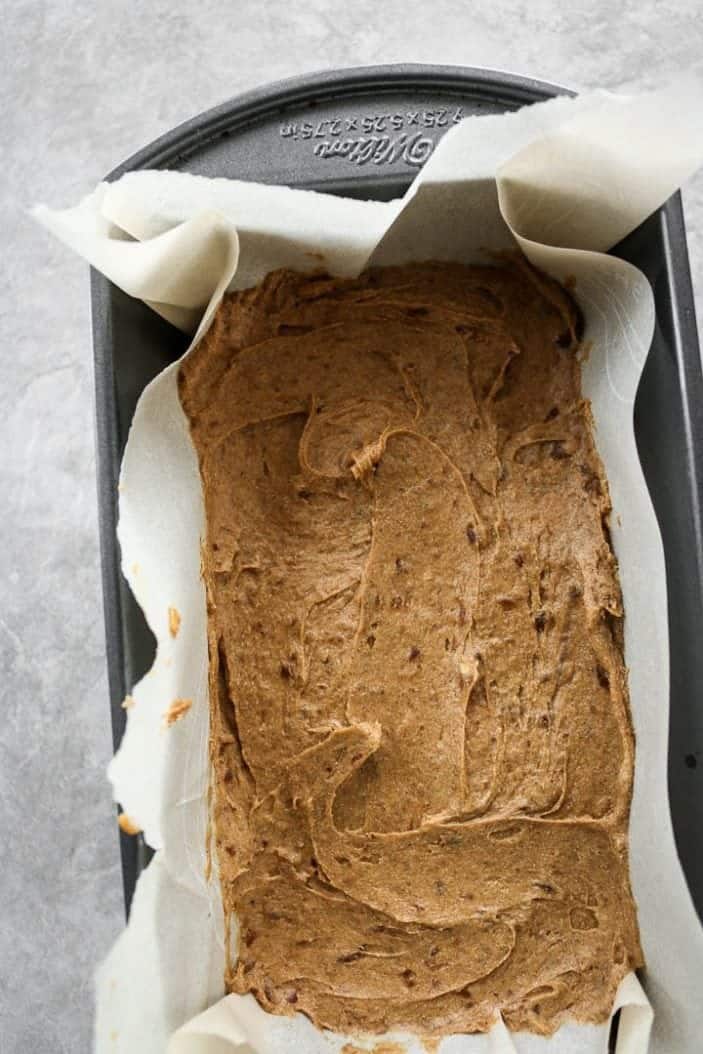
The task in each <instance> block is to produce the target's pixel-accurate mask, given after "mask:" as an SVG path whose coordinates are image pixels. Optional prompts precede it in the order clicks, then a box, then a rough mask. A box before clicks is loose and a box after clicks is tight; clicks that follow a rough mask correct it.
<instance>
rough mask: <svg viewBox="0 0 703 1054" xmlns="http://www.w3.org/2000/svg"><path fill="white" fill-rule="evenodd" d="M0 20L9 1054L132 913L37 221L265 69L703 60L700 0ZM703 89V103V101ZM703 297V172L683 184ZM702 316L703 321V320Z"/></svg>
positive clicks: (131, 8) (1, 583)
mask: <svg viewBox="0 0 703 1054" xmlns="http://www.w3.org/2000/svg"><path fill="white" fill-rule="evenodd" d="M2 6H3V17H2V21H1V23H0V59H1V61H0V97H1V98H2V100H3V105H2V110H1V112H0V144H1V145H0V158H1V162H2V163H1V165H0V229H1V230H2V235H3V247H2V275H3V281H2V289H1V292H0V327H1V332H2V347H1V350H0V495H2V499H1V505H0V539H1V543H2V544H1V545H0V589H1V594H0V595H1V596H2V604H1V605H0V672H1V677H0V812H1V817H0V820H1V822H0V847H1V848H0V1051H1V1052H2V1054H45V1052H46V1054H49V1052H51V1054H59V1052H64V1051H71V1052H73V1051H76V1052H83V1051H87V1050H89V1049H90V1043H91V1038H90V1037H91V1029H92V1006H91V1003H92V992H91V986H92V971H93V967H94V964H95V963H96V962H97V960H98V959H99V958H100V957H101V956H102V955H103V954H104V953H105V951H106V950H107V948H108V946H109V944H110V943H111V941H112V940H113V939H114V938H115V936H116V935H117V933H118V932H119V930H120V927H121V925H122V892H121V886H120V868H119V860H118V848H117V833H116V825H115V821H114V813H113V808H112V805H111V801H110V794H109V792H108V788H107V784H106V781H105V779H104V775H103V773H104V768H105V765H106V764H107V761H108V758H109V756H110V736H109V723H108V702H107V684H106V676H105V661H104V653H105V643H104V637H103V625H102V610H101V597H100V582H99V554H98V543H97V530H96V503H95V481H94V444H93V396H92V372H91V371H92V363H91V346H90V334H89V315H88V295H87V294H88V287H87V271H86V268H85V266H84V265H83V264H82V263H81V262H80V261H79V260H77V259H75V258H73V257H72V256H71V255H70V253H69V252H68V251H66V250H64V249H63V248H62V247H61V246H59V245H57V244H56V243H54V242H53V241H51V240H50V238H49V237H48V235H46V234H45V233H44V232H43V231H42V230H40V229H38V228H37V227H35V226H34V225H33V224H32V222H31V221H29V220H28V219H27V218H26V216H25V215H24V214H23V209H24V208H25V207H26V206H28V205H30V204H32V203H33V202H36V201H40V200H41V201H46V202H48V203H50V204H56V205H59V204H68V203H72V202H74V201H75V200H76V199H77V198H78V197H79V196H80V195H81V194H83V193H85V192H86V191H88V190H89V189H91V188H92V186H93V185H94V184H95V182H96V181H97V180H98V179H99V178H100V177H101V176H102V175H103V174H104V173H105V172H107V171H109V170H110V169H111V168H112V167H113V166H114V165H115V164H116V163H117V162H119V161H120V160H122V159H123V158H124V157H126V156H127V155H129V154H130V153H132V152H133V151H134V150H135V149H137V148H138V147H140V146H142V145H143V144H145V143H148V142H149V141H150V140H151V139H153V138H154V137H155V136H157V135H159V134H160V133H161V132H163V131H165V130H167V129H168V128H171V127H172V126H173V125H175V124H177V123H179V122H180V121H182V120H184V119H185V118H187V117H190V116H191V115H193V114H195V113H197V112H199V111H201V110H203V109H205V108H206V107H209V106H213V105H214V104H216V103H218V102H220V101H222V100H223V99H225V98H227V97H228V96H231V95H233V94H236V93H237V92H240V91H242V90H245V89H248V88H251V87H254V86H255V85H258V84H261V83H264V82H265V81H270V80H275V79H277V78H281V77H286V76H289V75H292V74H296V73H301V72H305V71H310V70H315V69H321V68H329V67H334V66H347V65H354V64H365V63H381V62H397V61H419V62H444V63H457V64H465V65H478V66H489V67H495V68H504V69H508V70H512V71H516V72H520V73H525V74H531V75H534V76H537V77H542V78H545V79H547V80H553V81H556V82H562V83H564V84H568V85H571V86H573V87H575V88H581V89H583V88H588V87H593V86H597V85H601V86H605V87H610V88H614V87H617V86H620V85H623V86H626V87H629V88H633V87H636V86H640V85H647V84H650V83H654V82H656V81H657V80H658V79H659V78H661V77H664V76H666V75H668V74H670V73H672V72H674V71H677V70H680V69H681V68H683V67H687V66H690V65H692V64H693V63H694V62H697V61H699V58H700V56H701V53H702V51H703V49H702V47H701V45H702V44H703V28H702V26H703V20H701V18H700V12H701V8H700V0H678V2H674V0H659V2H657V3H655V2H654V0H621V2H619V3H617V4H613V3H611V2H610V0H595V2H588V3H586V2H583V3H571V2H569V0H559V2H554V0H532V2H531V3H525V2H524V0H472V2H471V3H468V2H466V0H463V2H462V0H432V2H431V3H417V2H415V0H403V2H402V3H401V2H400V0H386V2H384V3H379V2H378V0H354V2H349V0H344V2H341V0H308V2H307V3H306V4H304V5H303V4H297V3H290V2H283V0H269V2H265V0H264V2H263V3H262V2H261V0H227V2H224V0H200V2H199V3H194V2H191V3H184V2H182V0H180V2H179V0H169V2H168V3H166V2H164V0H154V2H146V0H145V2H141V3H110V2H108V0H45V2H42V0H23V2H19V0H14V2H12V3H10V2H9V0H6V2H5V4H4V5H2ZM702 102H703V100H702ZM685 206H686V214H687V220H688V226H689V238H690V252H691V258H692V267H693V274H694V283H695V287H696V292H697V295H698V303H699V305H700V304H701V303H702V302H703V178H701V177H698V178H697V179H696V180H695V181H694V183H693V184H692V185H691V186H690V187H688V188H687V189H686V192H685ZM699 318H700V314H699Z"/></svg>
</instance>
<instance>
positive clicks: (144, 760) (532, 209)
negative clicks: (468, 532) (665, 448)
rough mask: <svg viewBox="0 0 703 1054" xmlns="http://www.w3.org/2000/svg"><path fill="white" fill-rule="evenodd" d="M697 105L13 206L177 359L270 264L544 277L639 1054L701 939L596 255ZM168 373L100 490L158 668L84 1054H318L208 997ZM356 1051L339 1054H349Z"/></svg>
mask: <svg viewBox="0 0 703 1054" xmlns="http://www.w3.org/2000/svg"><path fill="white" fill-rule="evenodd" d="M700 97H701V82H700V81H698V80H696V79H690V80H686V81H680V82H679V83H677V84H675V85H671V86H669V87H668V88H666V89H664V90H662V91H659V92H657V93H655V94H650V95H648V96H642V97H638V98H624V97H615V96H613V95H609V94H605V93H596V94H593V95H590V96H583V97H581V98H578V99H576V100H573V99H564V98H561V99H557V100H552V101H550V102H547V103H542V104H539V105H535V106H532V107H528V108H525V109H523V110H520V111H518V112H516V113H513V114H508V115H503V116H489V117H472V118H468V119H466V120H465V121H463V122H462V123H461V124H459V125H457V126H456V127H455V128H454V129H452V130H451V131H450V132H448V133H447V135H446V136H445V138H444V139H443V140H442V141H441V143H440V144H439V146H438V147H437V149H436V151H435V153H434V155H433V157H432V158H431V159H430V160H429V162H428V163H427V165H426V166H425V168H424V170H423V171H422V172H421V174H420V175H419V177H418V178H417V179H416V180H415V182H414V184H413V185H412V187H411V188H410V190H409V191H408V194H407V195H406V196H405V198H404V199H403V200H402V201H398V202H390V203H369V202H359V201H349V200H344V199H339V198H337V199H335V198H331V197H328V196H325V195H321V194H313V193H311V192H303V191H294V190H290V189H288V188H280V187H264V186H257V185H252V184H243V183H236V182H231V181H227V180H207V179H204V178H201V177H193V176H188V175H183V174H178V173H168V172H158V173H149V172H145V173H133V174H129V175H127V176H124V177H123V178H122V179H121V180H120V181H119V182H118V183H116V184H113V185H111V186H106V185H101V186H100V187H99V188H98V189H97V190H96V191H95V193H94V194H93V195H91V196H90V197H89V198H88V199H86V200H85V201H84V202H82V203H81V204H80V205H79V206H78V207H77V208H75V209H72V210H66V211H64V212H53V211H51V210H49V209H46V208H44V207H40V208H39V209H37V210H35V214H36V215H37V217H38V219H39V220H40V221H41V222H42V223H44V224H45V225H46V226H47V227H49V228H50V229H51V230H53V231H54V233H55V234H57V235H58V237H60V238H61V239H63V240H64V241H65V242H66V243H67V244H69V245H71V246H72V247H73V248H74V249H75V250H76V251H78V252H79V253H80V254H81V255H83V256H84V257H85V258H86V259H87V260H89V261H90V262H91V263H92V264H93V265H94V266H96V267H98V268H99V269H100V270H101V271H103V273H104V274H106V275H107V276H108V277H109V278H110V279H112V281H114V282H115V283H116V284H117V285H119V286H121V287H122V288H123V289H124V290H126V291H127V292H128V293H130V294H131V295H133V296H138V297H141V298H142V299H144V300H146V301H147V302H148V303H150V304H151V305H152V306H153V307H154V308H155V310H158V311H159V312H160V313H161V314H163V315H164V316H165V317H167V318H169V319H170V320H172V321H173V322H174V323H175V324H178V325H180V326H181V327H182V328H184V329H187V330H189V331H191V332H192V331H193V330H196V327H197V331H196V332H195V337H194V342H196V341H197V340H198V339H199V337H200V336H201V335H202V333H203V332H204V331H205V330H206V328H207V326H208V324H209V322H210V320H211V318H212V315H213V312H214V310H215V309H216V307H217V304H218V303H219V300H220V298H221V296H222V294H223V292H224V291H225V289H226V288H227V287H230V288H244V287H246V286H249V285H251V284H252V283H254V282H256V281H258V280H259V279H260V278H262V277H263V276H264V274H266V273H267V272H268V271H269V270H271V269H272V268H274V267H278V266H282V265H285V266H290V267H295V268H297V269H300V270H312V269H316V268H319V267H324V268H327V269H329V270H330V271H332V272H333V273H336V274H346V275H351V274H356V273H357V272H358V271H359V270H360V269H361V268H362V267H363V266H364V265H365V264H366V263H367V262H369V261H371V262H373V263H380V264H389V263H399V262H406V261H412V260H422V259H432V258H434V259H457V260H462V261H466V262H476V261H482V262H486V257H485V255H484V250H485V249H491V250H494V249H499V248H505V247H510V246H514V245H515V244H516V242H517V243H518V244H519V245H520V246H521V247H522V248H523V250H524V251H525V252H526V253H527V255H528V256H529V257H530V258H531V259H532V260H533V261H534V262H535V263H536V264H537V265H538V266H540V267H542V268H543V269H545V270H547V271H549V272H550V273H551V274H553V275H555V276H556V277H557V278H561V279H564V278H566V277H567V276H572V277H574V278H575V279H576V294H577V297H578V299H579V302H580V304H581V306H582V308H583V310H584V314H585V318H586V338H587V340H588V341H590V343H591V351H590V355H589V357H588V358H587V361H586V362H585V364H584V366H583V390H584V394H585V395H586V396H587V398H589V399H590V400H591V403H592V407H593V412H594V418H595V424H596V442H597V445H598V449H599V451H600V454H601V457H602V458H603V462H604V464H605V468H606V472H607V476H608V479H609V481H610V489H611V495H612V499H613V506H614V515H613V521H612V524H611V528H612V536H613V544H614V547H615V551H616V554H617V557H618V560H619V564H620V576H621V582H622V588H623V594H624V601H625V610H626V621H625V650H626V661H627V663H628V666H629V668H630V691H631V699H632V711H633V719H634V724H635V732H636V736H637V755H636V768H635V789H634V798H633V804H632V816H631V830H630V860H631V875H632V882H633V888H634V893H635V898H636V900H637V904H638V908H639V917H640V925H641V932H642V941H643V946H644V951H645V955H646V959H647V971H646V989H647V994H648V996H649V1000H650V1001H651V1004H652V1006H653V1008H654V1011H655V1015H654V1025H653V1028H652V1037H651V1044H650V1049H651V1050H652V1051H653V1052H656V1054H693V1052H694V1051H698V1050H700V1049H701V1046H702V1045H703V1003H702V1001H701V999H700V986H699V981H698V978H699V977H700V975H701V969H703V930H701V927H700V925H699V923H698V920H697V917H696V915H695V912H694V909H693V906H692V904H691V901H690V897H689V894H688V891H687V889H686V886H685V882H684V879H683V875H682V872H681V869H680V866H679V863H678V859H677V856H676V851H675V847H674V841H673V836H672V831H671V824H670V818H669V805H668V795H667V768H666V762H667V730H668V686H669V679H668V641H667V615H666V612H667V607H666V586H665V576H664V562H663V553H662V547H661V540H660V536H659V531H658V528H657V524H656V520H655V517H654V514H653V510H652V508H651V504H650V501H649V497H648V494H647V490H646V487H645V484H644V480H643V477H642V474H641V470H640V466H639V460H638V457H637V452H636V448H635V441H634V433H633V424H632V407H633V400H634V396H635V391H636V388H637V383H638V380H639V376H640V373H641V369H642V366H643V364H644V361H645V357H646V353H647V350H648V348H649V345H650V341H651V337H652V332H653V326H654V302H653V296H652V292H651V289H650V288H649V285H648V283H647V281H646V279H645V278H644V276H643V275H642V274H641V273H640V272H639V271H638V270H637V269H635V268H634V267H632V266H631V265H629V264H626V263H623V262H622V261H619V260H616V259H614V258H611V257H607V256H604V255H602V254H603V253H604V252H605V250H607V249H608V248H609V247H610V246H611V245H613V244H615V243H616V242H617V241H619V240H620V239H621V238H622V237H623V236H624V235H625V234H626V233H627V232H629V231H630V230H632V229H633V228H634V227H635V226H636V225H637V224H638V223H639V222H640V221H641V220H642V219H644V218H645V216H647V215H648V214H649V213H651V212H652V211H653V210H654V209H655V208H656V207H658V206H659V205H660V204H661V203H662V202H663V201H664V200H665V199H666V198H667V197H668V196H669V195H670V194H671V193H672V192H673V191H674V190H675V189H676V187H678V186H679V185H680V183H681V182H683V181H684V180H685V179H686V177H687V176H688V175H689V174H690V172H691V171H692V170H693V169H694V168H695V167H697V165H698V164H699V163H700V161H701V159H702V158H703V111H702V110H701V108H700V107H697V105H696V104H697V100H699V99H700ZM131 239H138V240H137V241H134V240H131ZM177 370H178V364H177V363H176V364H174V365H173V366H171V367H169V368H168V369H166V370H165V371H164V372H163V373H162V374H161V375H160V376H159V377H157V378H156V379H155V380H154V381H153V382H152V384H151V385H149V387H148V388H147V389H146V390H145V391H144V393H143V395H142V397H141V399H140V401H139V405H138V407H137V411H136V414H135V418H134V422H133V425H132V430H131V433H130V436H129V441H128V444H127V449H126V452H125V457H124V461H123V465H122V473H121V484H120V525H119V540H120V544H121V548H122V559H123V569H124V572H125V575H126V577H127V579H128V581H129V583H130V586H131V588H132V589H133V591H134V594H135V596H136V598H137V600H138V602H139V604H140V606H141V607H142V609H143V611H144V613H145V616H146V618H147V621H148V623H149V625H150V627H151V629H152V630H153V632H154V634H155V636H156V639H157V655H156V660H155V663H154V666H153V668H152V670H151V671H150V672H149V673H148V674H147V675H146V677H145V678H144V679H143V680H142V681H141V682H140V683H139V684H138V685H136V686H135V687H134V689H133V691H132V695H133V697H134V700H135V702H134V706H133V707H132V708H131V709H130V710H129V711H128V723H127V732H126V734H125V738H124V741H123V744H122V747H121V749H120V751H119V752H118V754H117V756H116V757H115V759H114V761H113V762H112V764H111V766H110V770H109V775H110V779H111V781H112V783H113V787H114V792H115V798H116V800H118V801H119V802H120V803H121V804H122V806H123V808H124V810H125V812H127V813H128V814H129V815H130V816H131V817H132V818H133V819H134V820H136V821H137V822H138V824H139V825H140V826H141V827H143V829H144V832H145V836H146V838H147V841H148V842H149V844H150V845H152V846H153V847H154V848H155V849H156V850H157V853H156V856H155V858H154V860H153V861H152V863H151V864H150V865H149V867H148V868H147V870H146V871H145V873H144V874H143V875H142V877H141V878H140V880H139V883H138V887H137V891H136V895H135V899H134V903H133V907H132V915H131V920H130V923H129V926H128V927H127V929H126V930H125V931H124V933H123V934H122V936H121V937H120V938H119V940H118V941H117V943H116V945H115V947H114V948H113V950H112V952H111V953H110V955H109V956H108V958H107V960H106V962H105V963H104V964H103V966H102V967H101V969H100V971H99V975H98V982H97V986H98V1009H97V1025H96V1050H97V1051H98V1054H107V1052H108V1051H109V1052H112V1054H157V1052H158V1054H163V1052H164V1051H165V1050H166V1049H167V1048H168V1052H169V1054H233V1052H234V1051H239V1052H244V1051H247V1050H251V1051H255V1052H256V1054H279V1052H280V1054H283V1052H284V1051H285V1052H288V1051H295V1052H296V1054H323V1052H324V1054H327V1052H332V1051H334V1052H339V1051H341V1049H342V1047H343V1046H344V1043H345V1042H349V1041H350V1037H343V1036H338V1035H334V1034H331V1033H322V1032H319V1031H317V1030H316V1029H314V1027H313V1026H312V1025H311V1024H310V1022H309V1021H308V1020H307V1019H306V1018H304V1017H303V1016H302V1015H296V1016H295V1017H293V1018H284V1017H276V1016H273V1015H269V1014H266V1013H265V1012H264V1011H263V1010H261V1008H260V1007H259V1006H258V1004H257V1003H256V1002H255V1000H254V999H253V998H252V997H251V996H229V997H227V998H226V999H221V997H222V994H223V986H222V973H223V938H222V932H223V927H222V909H221V903H220V897H219V891H218V888H217V880H216V877H215V878H213V880H212V881H211V882H210V883H207V882H206V880H205V877H204V875H205V867H204V864H205V857H204V847H205V838H206V824H207V807H206V787H207V778H208V770H207V765H208V763H207V735H208V708H207V649H206V638H205V625H206V620H205V599H204V591H203V586H202V582H201V580H200V575H199V544H200V537H201V535H202V533H203V530H204V522H203V505H202V495H201V488H200V481H199V476H198V470H197V463H196V457H195V452H194V449H193V447H192V444H191V441H190V438H189V435H188V428H187V422H186V420H185V417H184V415H183V412H182V410H181V407H180V404H179V402H178V397H177V391H176V378H177ZM169 607H175V608H177V609H178V610H179V612H180V613H181V616H182V625H181V630H180V632H179V634H178V636H177V638H176V639H173V638H172V637H171V636H170V634H169V631H168V609H169ZM183 697H185V698H190V699H192V700H193V706H192V708H191V710H190V712H189V713H188V714H187V715H186V716H185V717H184V718H183V719H182V720H180V721H179V722H177V723H176V724H175V725H174V726H173V727H171V728H168V729H165V728H164V725H163V719H162V718H163V713H164V711H165V710H166V709H167V708H168V706H169V704H170V703H171V702H172V700H174V699H175V698H183ZM620 1005H622V1006H623V1008H624V1009H623V1011H622V1017H621V1027H620V1030H619V1039H618V1046H617V1051H618V1054H644V1052H645V1051H646V1049H647V1041H648V1036H649V1032H650V1026H651V1009H650V1006H649V1002H648V1001H647V998H646V997H645V996H644V995H643V993H642V989H641V988H640V986H639V984H638V982H637V980H636V979H635V978H634V976H632V975H630V976H629V977H628V978H626V979H625V981H624V982H623V984H622V986H621V989H620V991H619V993H618V999H617V1001H616V1006H620ZM208 1008H210V1009H208ZM614 1009H615V1008H614ZM203 1011H205V1012H204V1013H203ZM197 1015H201V1016H197ZM193 1018H194V1019H195V1020H191V1019H193ZM188 1022H189V1024H186V1023H188ZM184 1024H185V1027H181V1026H184ZM607 1036H608V1025H607V1024H605V1025H603V1026H599V1027H593V1026H584V1025H578V1024H568V1025H565V1026H563V1027H562V1028H561V1029H559V1031H558V1032H557V1034H556V1036H555V1037H554V1038H553V1039H551V1040H548V1039H543V1038H541V1037H538V1036H533V1035H528V1034H526V1033H520V1034H517V1035H513V1036H511V1035H510V1034H509V1033H508V1031H507V1029H506V1028H505V1026H504V1025H503V1023H502V1021H499V1022H498V1023H497V1025H496V1027H495V1028H494V1029H493V1031H492V1032H491V1033H490V1034H488V1035H486V1036H469V1037H467V1036H453V1037H450V1038H447V1039H446V1040H444V1041H443V1042H442V1044H441V1046H440V1048H439V1050H440V1054H507V1052H511V1051H512V1052H515V1051H516V1052H518V1054H557V1052H558V1054H572V1052H573V1054H576V1052H580V1054H597V1052H598V1054H600V1052H604V1051H605V1050H606V1049H607ZM384 1038H385V1040H386V1041H390V1040H393V1041H394V1042H396V1043H398V1044H399V1045H400V1047H401V1049H404V1050H407V1051H408V1052H412V1054H419V1052H420V1051H421V1049H422V1048H421V1045H420V1043H419V1041H418V1040H416V1039H413V1038H412V1037H408V1036H402V1035H394V1036H388V1037H384ZM379 1039H380V1037H373V1038H369V1039H368V1041H367V1042H365V1041H363V1040H359V1039H358V1038H354V1040H353V1042H354V1043H355V1045H356V1046H357V1047H359V1048H363V1049H369V1050H372V1049H373V1048H374V1046H375V1045H376V1044H377V1043H378V1041H379Z"/></svg>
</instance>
